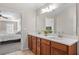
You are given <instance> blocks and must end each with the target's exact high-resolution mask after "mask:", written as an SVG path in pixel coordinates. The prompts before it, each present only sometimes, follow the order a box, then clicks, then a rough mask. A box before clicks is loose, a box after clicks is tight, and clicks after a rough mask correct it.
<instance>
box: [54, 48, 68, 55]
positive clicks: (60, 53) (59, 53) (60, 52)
mask: <svg viewBox="0 0 79 59" xmlns="http://www.w3.org/2000/svg"><path fill="white" fill-rule="evenodd" d="M53 55H67V52H65V51H62V50H59V49H56V48H53Z"/></svg>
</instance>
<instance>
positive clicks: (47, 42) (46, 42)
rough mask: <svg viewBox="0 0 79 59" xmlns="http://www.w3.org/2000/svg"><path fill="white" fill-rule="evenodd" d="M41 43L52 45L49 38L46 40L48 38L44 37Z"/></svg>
mask: <svg viewBox="0 0 79 59" xmlns="http://www.w3.org/2000/svg"><path fill="white" fill-rule="evenodd" d="M41 43H44V44H47V45H50V41H49V40H46V39H42V40H41Z"/></svg>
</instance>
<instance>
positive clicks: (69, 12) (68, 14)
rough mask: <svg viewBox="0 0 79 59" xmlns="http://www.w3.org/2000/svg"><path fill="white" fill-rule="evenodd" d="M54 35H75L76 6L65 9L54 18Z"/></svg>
mask: <svg viewBox="0 0 79 59" xmlns="http://www.w3.org/2000/svg"><path fill="white" fill-rule="evenodd" d="M55 21H56V33H58V32H61V33H62V32H63V33H64V34H70V35H75V34H76V5H71V6H70V7H66V8H65V9H64V10H63V11H62V12H61V13H60V14H58V15H56V16H55Z"/></svg>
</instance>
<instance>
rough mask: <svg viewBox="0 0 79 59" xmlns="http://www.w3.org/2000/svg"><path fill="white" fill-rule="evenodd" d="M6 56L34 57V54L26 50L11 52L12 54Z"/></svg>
mask: <svg viewBox="0 0 79 59" xmlns="http://www.w3.org/2000/svg"><path fill="white" fill-rule="evenodd" d="M7 55H34V54H33V53H32V51H30V50H29V49H27V50H23V51H16V52H13V53H9V54H7Z"/></svg>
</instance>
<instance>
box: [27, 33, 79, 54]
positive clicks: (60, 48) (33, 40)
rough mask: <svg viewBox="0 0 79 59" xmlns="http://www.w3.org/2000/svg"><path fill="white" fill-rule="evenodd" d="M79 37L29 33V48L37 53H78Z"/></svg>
mask: <svg viewBox="0 0 79 59" xmlns="http://www.w3.org/2000/svg"><path fill="white" fill-rule="evenodd" d="M77 41H78V39H67V38H59V37H55V36H53V37H48V36H44V35H41V34H28V48H29V49H30V50H31V51H32V52H33V53H34V54H36V55H77Z"/></svg>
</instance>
